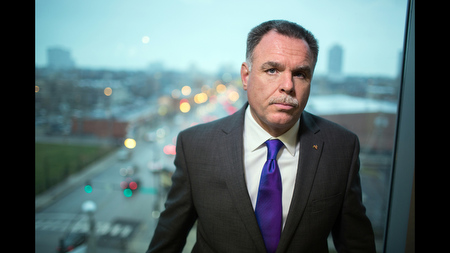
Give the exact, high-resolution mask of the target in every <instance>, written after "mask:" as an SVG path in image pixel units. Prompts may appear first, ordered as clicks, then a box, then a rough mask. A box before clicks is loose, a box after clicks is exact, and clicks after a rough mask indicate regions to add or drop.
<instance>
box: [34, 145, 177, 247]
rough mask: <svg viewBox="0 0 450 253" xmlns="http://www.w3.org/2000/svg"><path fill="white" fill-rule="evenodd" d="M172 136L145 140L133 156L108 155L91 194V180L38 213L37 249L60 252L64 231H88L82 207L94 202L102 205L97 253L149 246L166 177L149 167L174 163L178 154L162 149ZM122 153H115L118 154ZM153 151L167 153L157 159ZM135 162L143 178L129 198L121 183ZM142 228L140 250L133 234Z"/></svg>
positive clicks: (99, 207) (97, 224)
mask: <svg viewBox="0 0 450 253" xmlns="http://www.w3.org/2000/svg"><path fill="white" fill-rule="evenodd" d="M170 138H172V137H170ZM167 139H169V138H161V140H160V141H154V142H146V141H144V140H142V139H139V140H138V141H137V145H136V147H135V148H134V149H132V150H131V154H132V155H131V158H130V159H128V160H124V161H119V159H118V158H117V159H106V161H107V162H105V163H103V164H101V165H102V166H104V170H103V171H102V172H100V173H99V174H97V175H95V176H94V177H93V178H91V179H90V180H89V183H90V184H91V185H92V192H91V193H87V192H86V191H85V190H84V186H85V184H82V185H79V186H77V187H75V190H73V191H71V192H69V193H68V194H66V195H65V196H62V197H60V198H59V199H57V200H56V201H54V202H53V203H52V204H50V205H49V206H47V207H45V208H43V209H41V210H39V211H37V212H36V213H35V252H56V251H57V247H58V246H59V240H60V238H61V237H63V235H65V234H67V233H70V232H72V233H77V232H78V233H88V232H89V220H88V216H87V214H85V213H83V212H82V210H81V206H82V204H83V203H84V202H85V201H88V200H91V201H93V202H94V203H95V204H96V206H97V210H96V211H95V213H94V218H95V231H96V238H97V253H101V252H111V253H114V252H118V253H119V252H139V251H140V250H142V247H144V246H142V245H145V244H146V245H147V246H148V243H150V239H151V236H152V234H153V229H154V228H155V226H156V222H157V218H158V217H159V212H160V211H161V208H162V204H163V201H164V199H163V198H165V197H164V193H161V191H160V188H159V187H160V175H159V173H154V172H152V171H151V170H150V169H149V166H150V167H151V168H152V169H155V168H154V167H155V164H159V165H160V166H161V165H162V166H173V165H172V162H173V157H174V156H173V155H165V154H164V153H163V152H162V150H163V147H164V145H165V144H166V143H165V141H166V140H167ZM170 142H172V141H171V140H170ZM120 149H126V148H125V147H121V148H120ZM117 152H119V151H117ZM117 152H113V153H112V154H110V156H116V154H117ZM152 152H161V154H162V155H161V156H160V158H162V160H157V158H156V157H157V156H155V155H154V154H153V153H152ZM130 165H134V166H136V167H137V168H138V171H137V172H136V173H135V176H136V177H137V178H139V180H140V185H139V186H138V190H136V191H134V192H133V195H132V196H131V197H126V196H125V195H124V193H123V190H122V189H121V188H120V182H121V181H123V179H124V177H123V176H122V175H121V174H120V169H121V168H124V167H128V166H130ZM170 169H173V168H170ZM160 193H161V194H160ZM138 231H139V232H141V234H140V238H139V240H142V241H140V242H137V243H138V244H139V246H138V248H139V249H136V251H135V250H133V249H132V248H133V247H136V246H133V245H132V244H133V237H134V236H135V235H136V233H137V232H138Z"/></svg>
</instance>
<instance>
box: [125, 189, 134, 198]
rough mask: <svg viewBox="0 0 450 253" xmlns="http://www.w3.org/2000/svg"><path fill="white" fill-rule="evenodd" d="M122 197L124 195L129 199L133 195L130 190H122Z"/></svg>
mask: <svg viewBox="0 0 450 253" xmlns="http://www.w3.org/2000/svg"><path fill="white" fill-rule="evenodd" d="M123 195H125V197H127V198H129V197H131V195H133V191H132V190H131V189H128V188H127V189H125V190H123Z"/></svg>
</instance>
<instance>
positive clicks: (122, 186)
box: [120, 181, 128, 189]
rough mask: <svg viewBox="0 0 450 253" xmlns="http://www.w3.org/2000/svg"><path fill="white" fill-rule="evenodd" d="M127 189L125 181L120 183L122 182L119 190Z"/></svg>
mask: <svg viewBox="0 0 450 253" xmlns="http://www.w3.org/2000/svg"><path fill="white" fill-rule="evenodd" d="M127 187H128V183H127V181H122V182H120V188H122V189H126V188H127Z"/></svg>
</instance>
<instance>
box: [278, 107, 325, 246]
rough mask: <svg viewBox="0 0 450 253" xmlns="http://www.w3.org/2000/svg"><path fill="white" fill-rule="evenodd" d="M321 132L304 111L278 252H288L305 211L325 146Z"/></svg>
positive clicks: (309, 115)
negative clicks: (288, 201) (296, 163)
mask: <svg viewBox="0 0 450 253" xmlns="http://www.w3.org/2000/svg"><path fill="white" fill-rule="evenodd" d="M319 131H320V129H319V128H318V126H317V125H316V123H315V122H314V120H313V118H312V117H311V114H309V113H308V112H305V111H303V113H302V115H301V121H300V128H299V134H298V136H297V138H299V141H300V157H299V161H298V169H297V178H296V181H295V187H294V193H293V196H292V201H291V206H290V208H289V213H288V216H287V220H286V225H285V228H284V230H283V232H282V234H281V238H280V243H279V246H278V250H277V252H284V251H285V250H286V248H287V246H288V245H289V242H290V241H291V239H292V236H293V235H294V232H295V231H296V229H297V227H298V224H299V222H300V220H301V217H302V216H303V212H304V211H305V207H306V204H307V202H308V199H309V194H310V192H311V188H312V184H313V182H314V177H315V175H316V170H317V166H318V164H319V160H320V156H321V154H322V148H323V145H324V142H323V140H322V139H321V138H319V137H318V136H317V135H316V134H317V133H318V132H319Z"/></svg>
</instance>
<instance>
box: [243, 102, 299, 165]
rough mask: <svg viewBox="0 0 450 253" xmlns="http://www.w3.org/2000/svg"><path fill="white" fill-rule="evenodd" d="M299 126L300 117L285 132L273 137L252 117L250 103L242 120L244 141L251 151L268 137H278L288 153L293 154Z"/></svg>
mask: <svg viewBox="0 0 450 253" xmlns="http://www.w3.org/2000/svg"><path fill="white" fill-rule="evenodd" d="M299 127H300V119H299V120H298V121H297V122H296V123H295V125H294V126H292V127H291V129H289V130H288V131H287V132H286V133H284V134H282V135H280V136H278V137H273V136H271V135H270V134H269V133H268V132H266V131H265V130H264V129H263V128H262V127H261V126H260V125H259V124H258V123H257V122H256V120H255V119H254V118H253V116H252V114H251V112H250V105H249V106H248V107H247V109H246V111H245V120H244V128H245V133H246V134H245V136H244V138H245V139H246V142H247V144H248V147H249V149H250V150H251V151H252V152H253V151H255V150H256V149H257V148H259V147H260V146H261V145H262V144H264V142H265V141H267V140H269V139H279V140H280V141H282V142H283V144H284V146H285V147H286V149H287V151H288V152H289V154H291V155H292V156H295V151H296V145H297V133H298V129H299Z"/></svg>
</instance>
